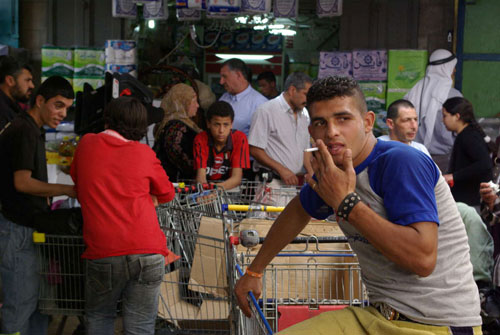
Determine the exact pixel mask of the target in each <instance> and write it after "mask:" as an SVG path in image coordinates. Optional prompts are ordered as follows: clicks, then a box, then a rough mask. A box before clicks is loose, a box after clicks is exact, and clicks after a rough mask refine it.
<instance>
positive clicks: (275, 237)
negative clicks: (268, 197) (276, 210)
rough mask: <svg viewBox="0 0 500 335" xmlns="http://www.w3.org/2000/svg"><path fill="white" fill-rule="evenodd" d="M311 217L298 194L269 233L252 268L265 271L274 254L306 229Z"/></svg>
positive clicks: (256, 270)
mask: <svg viewBox="0 0 500 335" xmlns="http://www.w3.org/2000/svg"><path fill="white" fill-rule="evenodd" d="M310 219H311V217H310V216H309V215H308V214H307V213H306V212H305V211H304V209H303V208H302V205H301V204H300V200H299V197H298V196H297V197H295V198H294V199H293V200H292V201H290V203H289V204H288V206H287V207H286V208H285V210H284V211H283V213H281V215H280V216H279V217H278V218H277V219H276V221H275V222H274V224H273V225H272V227H271V229H270V230H269V232H268V233H267V236H266V238H265V240H264V244H263V245H262V247H261V248H260V250H259V252H258V254H257V256H256V257H255V259H254V260H253V262H252V264H251V265H250V267H249V268H250V270H252V271H255V272H259V273H261V272H263V271H264V269H265V268H266V266H267V265H268V264H269V263H270V262H271V261H272V259H273V258H274V256H276V254H277V253H278V252H280V251H281V250H282V249H283V248H284V247H285V246H287V245H288V244H289V243H290V242H291V241H292V240H293V239H294V238H295V237H296V236H297V235H298V234H299V233H300V232H301V231H302V230H303V229H304V227H305V226H306V225H307V224H308V223H309V220H310Z"/></svg>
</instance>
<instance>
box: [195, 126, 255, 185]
mask: <svg viewBox="0 0 500 335" xmlns="http://www.w3.org/2000/svg"><path fill="white" fill-rule="evenodd" d="M193 155H194V168H195V170H198V169H204V168H207V180H225V179H228V178H229V176H230V172H231V169H232V168H242V169H248V168H250V152H249V148H248V140H247V137H246V136H245V134H244V133H243V132H241V131H239V130H232V131H231V133H230V135H229V136H228V137H227V141H226V145H225V146H224V147H223V148H222V150H221V151H217V150H216V149H215V145H214V141H213V138H212V135H210V134H209V133H208V132H207V131H203V132H201V133H199V134H198V135H196V137H195V139H194V149H193Z"/></svg>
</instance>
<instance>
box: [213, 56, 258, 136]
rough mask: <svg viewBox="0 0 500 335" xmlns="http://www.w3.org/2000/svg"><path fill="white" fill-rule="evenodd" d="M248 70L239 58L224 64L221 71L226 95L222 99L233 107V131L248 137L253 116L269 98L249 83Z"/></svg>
mask: <svg viewBox="0 0 500 335" xmlns="http://www.w3.org/2000/svg"><path fill="white" fill-rule="evenodd" d="M247 77H248V68H247V66H246V64H245V63H244V62H243V61H242V60H241V59H238V58H231V59H228V60H227V61H225V62H224V63H223V64H222V68H221V70H220V84H221V85H222V86H224V89H225V90H226V93H224V94H223V95H222V96H221V97H220V99H219V100H220V101H225V102H227V103H229V104H230V105H231V107H233V110H234V121H233V129H237V130H239V131H242V132H244V133H245V135H246V136H248V131H249V130H250V123H251V122H252V115H253V113H254V112H255V110H256V109H257V107H258V106H259V105H260V104H262V103H264V102H266V101H267V98H266V97H265V96H263V95H262V94H260V93H259V92H257V91H256V90H255V89H253V87H252V86H251V85H250V83H249V82H248V78H247Z"/></svg>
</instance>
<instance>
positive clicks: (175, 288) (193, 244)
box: [158, 209, 235, 335]
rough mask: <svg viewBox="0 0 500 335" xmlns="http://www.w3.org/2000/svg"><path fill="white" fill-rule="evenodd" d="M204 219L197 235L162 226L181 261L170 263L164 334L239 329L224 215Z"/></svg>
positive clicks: (164, 288) (164, 293) (163, 308)
mask: <svg viewBox="0 0 500 335" xmlns="http://www.w3.org/2000/svg"><path fill="white" fill-rule="evenodd" d="M176 211H180V212H185V213H186V215H187V213H190V211H189V210H181V209H176V210H174V211H173V212H176ZM205 219H207V220H209V221H207V224H205V221H203V220H204V219H201V222H200V225H199V227H198V228H199V229H198V231H197V232H196V233H195V232H189V231H183V230H178V229H173V228H167V227H164V228H163V231H164V233H165V236H166V237H167V244H168V246H169V248H170V250H172V251H173V252H174V253H176V254H178V255H181V259H180V260H179V261H177V262H175V263H173V264H172V265H170V266H169V268H168V270H167V273H166V274H165V276H164V280H163V282H162V286H161V296H160V303H159V308H158V316H159V318H160V319H161V321H160V322H159V325H160V327H159V328H160V329H159V330H158V333H159V334H162V332H164V333H165V334H204V335H205V334H207V335H209V334H210V335H211V334H234V333H235V332H234V331H233V329H234V325H233V324H234V323H233V322H231V318H230V316H231V308H232V304H231V292H230V291H229V286H228V273H227V270H226V269H227V266H228V262H227V259H228V258H227V257H226V248H227V244H226V242H225V240H224V231H223V228H222V225H221V223H220V219H217V220H214V219H213V218H205ZM210 219H212V221H210Z"/></svg>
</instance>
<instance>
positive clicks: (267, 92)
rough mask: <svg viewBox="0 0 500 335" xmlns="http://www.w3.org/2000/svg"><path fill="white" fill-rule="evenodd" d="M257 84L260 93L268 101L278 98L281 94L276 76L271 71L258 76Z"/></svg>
mask: <svg viewBox="0 0 500 335" xmlns="http://www.w3.org/2000/svg"><path fill="white" fill-rule="evenodd" d="M257 83H258V84H259V91H260V93H262V94H263V95H264V96H265V97H266V98H268V99H274V98H276V97H277V96H278V95H279V94H280V92H278V89H277V88H276V76H275V75H274V73H272V72H271V71H265V72H262V73H261V74H259V75H258V77H257Z"/></svg>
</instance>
